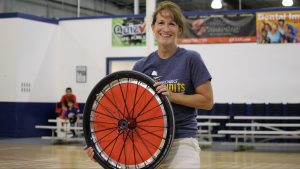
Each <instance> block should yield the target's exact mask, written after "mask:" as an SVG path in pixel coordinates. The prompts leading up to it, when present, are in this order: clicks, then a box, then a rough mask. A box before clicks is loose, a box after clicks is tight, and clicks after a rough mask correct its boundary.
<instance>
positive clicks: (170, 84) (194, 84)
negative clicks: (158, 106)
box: [85, 1, 213, 168]
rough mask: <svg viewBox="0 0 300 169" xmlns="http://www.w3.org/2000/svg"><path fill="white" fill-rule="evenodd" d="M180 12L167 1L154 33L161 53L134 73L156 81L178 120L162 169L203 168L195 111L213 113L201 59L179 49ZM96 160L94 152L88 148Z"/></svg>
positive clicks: (182, 26) (140, 64)
mask: <svg viewBox="0 0 300 169" xmlns="http://www.w3.org/2000/svg"><path fill="white" fill-rule="evenodd" d="M185 29H186V28H185V21H184V17H183V15H182V12H181V10H180V8H179V7H178V6H177V5H176V4H174V3H172V2H170V1H165V2H161V3H159V4H158V6H157V9H156V11H155V12H154V14H153V21H152V30H153V32H154V35H155V38H156V40H157V45H158V50H157V51H155V52H153V53H151V54H150V55H149V56H148V57H147V58H144V59H142V60H140V61H138V62H137V63H136V64H135V66H134V68H133V70H136V71H140V72H143V73H145V74H147V75H149V76H152V77H153V78H157V77H159V82H156V83H155V84H154V86H155V87H156V90H157V92H158V93H162V94H163V95H166V96H168V97H169V99H170V101H171V103H172V107H173V110H174V117H175V139H174V142H173V145H172V147H171V150H170V152H169V154H168V156H167V157H166V159H165V160H164V161H163V163H162V164H161V165H160V167H161V168H200V148H199V145H198V141H197V139H196V134H197V120H196V114H197V113H196V108H200V109H207V110H209V109H211V108H212V106H213V94H212V87H211V83H210V80H211V76H210V74H209V72H208V70H207V68H206V66H205V65H204V63H203V61H202V59H201V57H200V55H199V54H198V53H197V52H195V51H190V50H186V49H184V48H180V47H178V46H177V44H176V41H177V37H178V36H180V35H182V34H183V32H184V31H185ZM85 152H86V153H87V154H88V156H89V157H90V158H91V159H92V160H93V155H94V153H93V150H92V149H91V148H85Z"/></svg>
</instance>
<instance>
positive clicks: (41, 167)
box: [0, 140, 300, 169]
mask: <svg viewBox="0 0 300 169" xmlns="http://www.w3.org/2000/svg"><path fill="white" fill-rule="evenodd" d="M19 168H26V169H27V168H28V169H30V168H32V169H55V168H62V169H68V168H74V169H83V168H84V169H91V168H100V166H99V165H98V164H96V163H94V162H92V161H90V160H89V159H88V158H87V157H86V155H85V154H84V152H83V147H82V144H68V145H53V144H33V143H32V144H30V143H26V144H20V143H13V142H11V141H9V140H7V141H3V140H1V141H0V169H19ZM201 169H300V152H299V153H280V152H273V153H271V152H268V153H266V152H232V151H225V152H219V151H209V150H204V151H202V152H201Z"/></svg>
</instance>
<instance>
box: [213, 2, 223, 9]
mask: <svg viewBox="0 0 300 169" xmlns="http://www.w3.org/2000/svg"><path fill="white" fill-rule="evenodd" d="M211 7H212V8H213V9H221V8H222V2H221V0H213V1H212V3H211Z"/></svg>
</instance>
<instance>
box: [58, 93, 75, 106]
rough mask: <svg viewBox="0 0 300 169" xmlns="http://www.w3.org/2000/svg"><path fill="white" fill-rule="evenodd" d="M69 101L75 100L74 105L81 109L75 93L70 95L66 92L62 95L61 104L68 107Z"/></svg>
mask: <svg viewBox="0 0 300 169" xmlns="http://www.w3.org/2000/svg"><path fill="white" fill-rule="evenodd" d="M69 101H73V103H74V107H75V108H77V109H79V106H78V103H77V101H76V96H75V95H73V94H72V95H70V96H68V95H66V94H65V95H63V96H62V98H61V100H60V102H61V105H64V106H66V107H67V105H68V102H69Z"/></svg>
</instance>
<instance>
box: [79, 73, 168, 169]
mask: <svg viewBox="0 0 300 169" xmlns="http://www.w3.org/2000/svg"><path fill="white" fill-rule="evenodd" d="M119 74H120V73H119ZM121 75H124V74H122V72H121ZM134 75H136V74H135V72H134ZM112 76H113V75H112ZM113 77H114V78H111V79H110V80H108V81H105V82H106V84H105V85H102V86H101V87H100V88H99V85H98V87H97V86H96V87H97V91H96V92H95V89H94V94H93V96H94V97H89V98H92V99H90V104H89V105H90V106H89V108H87V107H86V108H85V116H86V115H88V120H87V122H88V123H86V124H85V125H84V126H87V128H88V130H87V132H88V133H89V134H88V139H86V140H87V144H90V145H91V146H92V147H93V148H94V151H95V152H96V159H98V160H97V161H98V162H99V163H100V164H101V165H104V166H106V167H108V168H150V167H153V166H156V165H158V164H159V162H160V161H161V160H162V159H163V158H164V156H165V155H166V153H167V152H168V150H166V149H169V147H170V145H169V144H171V142H172V140H173V132H174V131H173V130H174V127H173V125H174V124H173V123H174V122H173V121H174V120H173V119H172V118H173V116H170V115H168V111H169V109H166V108H165V104H166V103H165V102H166V101H165V100H164V97H163V96H160V95H158V94H157V93H156V92H155V89H154V88H153V87H152V84H149V82H147V81H146V82H144V81H143V80H140V79H136V78H135V77H131V76H130V77H129V76H128V77H126V78H124V77H122V76H117V77H115V76H113ZM108 79H109V77H108ZM100 83H101V82H100ZM88 101H89V99H88ZM87 103H88V102H87ZM86 106H88V104H87V105H86ZM169 107H170V106H169ZM86 111H87V112H86ZM170 117H171V120H170ZM85 121H86V120H85ZM85 131H86V130H85ZM88 142H89V143H88Z"/></svg>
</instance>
